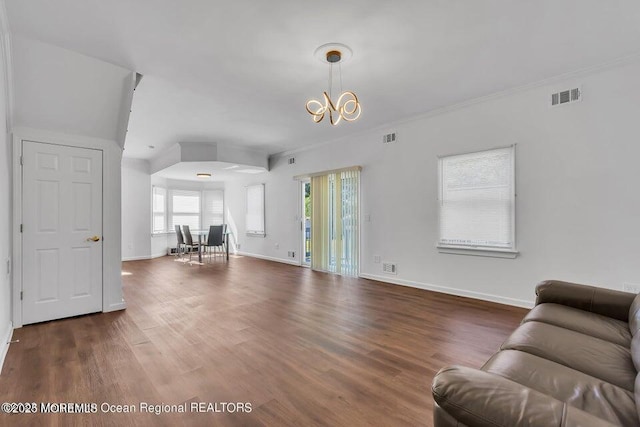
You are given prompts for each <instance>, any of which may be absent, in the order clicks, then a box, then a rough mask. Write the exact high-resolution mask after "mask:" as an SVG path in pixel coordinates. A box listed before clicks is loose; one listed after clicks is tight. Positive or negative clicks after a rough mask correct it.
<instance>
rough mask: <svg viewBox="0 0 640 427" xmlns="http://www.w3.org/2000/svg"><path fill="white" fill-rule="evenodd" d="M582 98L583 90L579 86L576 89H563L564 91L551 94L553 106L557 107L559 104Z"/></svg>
mask: <svg viewBox="0 0 640 427" xmlns="http://www.w3.org/2000/svg"><path fill="white" fill-rule="evenodd" d="M581 100H582V90H581V89H580V88H579V87H577V88H574V89H567V90H563V91H562V92H556V93H552V94H551V106H552V107H557V106H558V105H563V104H569V103H572V102H577V101H581Z"/></svg>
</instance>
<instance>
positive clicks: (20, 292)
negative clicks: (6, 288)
mask: <svg viewBox="0 0 640 427" xmlns="http://www.w3.org/2000/svg"><path fill="white" fill-rule="evenodd" d="M22 293H23V292H22V291H20V301H22Z"/></svg>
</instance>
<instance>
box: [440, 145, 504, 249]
mask: <svg viewBox="0 0 640 427" xmlns="http://www.w3.org/2000/svg"><path fill="white" fill-rule="evenodd" d="M514 173H515V147H513V146H512V147H507V148H499V149H494V150H487V151H481V152H477V153H469V154H460V155H455V156H447V157H442V158H441V159H440V161H439V187H440V192H439V193H440V203H439V205H440V239H439V245H440V246H457V247H467V248H478V249H483V248H486V249H498V250H515V188H514V176H515V174H514Z"/></svg>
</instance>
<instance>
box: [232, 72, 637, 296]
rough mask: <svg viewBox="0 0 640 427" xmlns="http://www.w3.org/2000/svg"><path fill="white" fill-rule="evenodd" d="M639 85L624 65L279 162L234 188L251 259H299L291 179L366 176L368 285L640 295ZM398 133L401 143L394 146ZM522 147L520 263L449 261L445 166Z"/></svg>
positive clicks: (235, 210) (364, 268) (364, 261)
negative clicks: (559, 96)
mask: <svg viewBox="0 0 640 427" xmlns="http://www.w3.org/2000/svg"><path fill="white" fill-rule="evenodd" d="M638 75H640V64H639V63H637V62H636V63H631V64H619V65H618V66H615V67H609V68H606V69H605V68H603V69H601V70H599V71H593V72H591V73H590V74H586V73H582V74H575V75H574V77H566V78H565V79H564V80H562V81H561V80H557V81H554V82H553V83H549V84H546V85H538V86H537V87H532V88H529V89H528V90H520V91H513V92H512V93H510V94H500V95H499V96H494V97H491V98H487V99H485V100H482V101H479V102H473V103H468V104H467V105H466V106H460V107H459V108H451V109H449V111H448V112H441V113H440V114H431V115H428V116H423V117H421V118H417V119H415V120H412V121H406V122H403V123H397V124H396V125H394V126H389V127H385V128H382V129H380V130H378V131H375V132H367V133H364V134H360V135H358V136H355V137H353V138H349V139H348V140H341V141H335V142H332V143H328V144H325V145H322V146H318V147H316V148H313V149H311V150H307V151H301V152H298V153H295V154H292V155H294V156H295V157H296V163H295V164H294V165H288V164H287V158H288V157H289V155H291V154H286V153H285V155H283V156H278V157H274V158H272V164H271V171H270V172H269V173H268V174H263V175H259V176H254V177H248V178H246V179H245V180H243V181H239V182H234V183H229V184H228V185H227V189H226V194H227V208H229V209H230V211H231V215H230V217H232V218H233V220H234V221H235V223H236V225H237V228H238V239H239V242H240V243H241V245H242V246H241V251H243V252H247V253H252V254H257V255H260V256H266V257H272V258H277V259H281V260H286V259H287V257H286V254H287V251H288V250H295V251H296V255H299V252H300V243H299V241H300V237H299V236H300V231H299V223H298V221H297V217H296V215H297V214H298V212H299V210H298V205H299V203H300V202H299V194H298V192H299V187H298V184H297V183H296V182H295V181H293V179H292V177H293V176H294V175H298V174H303V173H311V172H318V171H322V170H329V169H335V168H340V167H346V166H352V165H361V166H363V168H364V169H363V171H362V175H361V202H362V211H361V214H362V217H364V215H370V216H371V221H370V222H362V223H361V225H362V236H361V240H362V248H361V254H362V255H361V274H362V275H363V276H367V277H372V278H383V279H384V280H390V281H395V282H397V283H402V284H408V285H413V286H418V287H425V288H431V289H438V290H442V291H445V292H452V293H458V294H463V295H469V296H474V297H478V298H484V299H492V300H496V301H502V302H506V303H512V304H517V305H525V306H526V305H528V304H531V302H532V301H533V300H534V298H535V295H534V287H535V284H536V283H537V282H539V281H541V280H544V279H549V278H558V279H565V280H570V281H576V282H582V283H591V284H597V285H600V286H603V287H608V288H613V289H621V288H622V285H623V283H625V282H629V283H640V269H638V260H639V259H640V221H638V218H639V214H640V191H638V187H637V186H638V184H639V183H640V167H638V159H639V158H640V144H639V143H638V135H640V120H639V119H638V118H639V117H640V102H638V99H640V80H639V79H638V78H637V76H638ZM579 84H581V85H582V89H583V93H584V98H583V101H582V102H580V103H576V104H571V105H564V106H561V107H557V108H550V107H548V101H549V95H550V94H551V93H552V92H556V91H558V90H563V89H569V88H573V87H576V86H577V85H579ZM363 104H364V109H365V110H364V111H365V112H364V113H363V118H362V120H366V101H365V100H363ZM318 126H328V125H327V124H326V123H321V124H319V125H318ZM340 126H343V125H342V124H341V125H340ZM344 126H348V124H344ZM392 130H393V131H397V132H398V137H399V141H398V142H397V143H396V144H390V145H383V144H382V143H381V137H382V134H384V133H387V131H392ZM338 133H339V128H338V129H336V134H338ZM513 143H517V153H516V155H517V170H516V178H517V202H516V203H517V205H516V206H517V244H518V249H519V250H520V256H519V257H518V258H516V259H499V258H487V257H479V256H464V255H453V254H441V253H439V252H438V251H437V250H436V248H435V244H436V241H437V238H438V220H437V215H438V211H437V176H436V171H437V157H438V156H440V155H445V154H453V153H462V152H468V151H473V150H481V149H488V148H493V147H497V146H504V145H509V144H513ZM258 182H265V183H266V232H267V237H266V238H251V237H246V236H245V235H244V212H245V211H244V204H245V202H244V186H245V185H247V184H250V183H258ZM276 243H279V249H276V247H275V244H276ZM374 255H380V256H381V257H382V259H383V261H390V262H397V263H398V275H397V276H387V275H385V274H384V273H382V269H381V264H374V263H373V257H374Z"/></svg>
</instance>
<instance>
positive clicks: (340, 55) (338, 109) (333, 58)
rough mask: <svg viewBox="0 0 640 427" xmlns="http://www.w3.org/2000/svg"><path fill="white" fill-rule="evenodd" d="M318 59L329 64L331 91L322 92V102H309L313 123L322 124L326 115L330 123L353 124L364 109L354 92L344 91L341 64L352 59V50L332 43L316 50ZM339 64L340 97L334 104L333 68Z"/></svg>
mask: <svg viewBox="0 0 640 427" xmlns="http://www.w3.org/2000/svg"><path fill="white" fill-rule="evenodd" d="M315 55H316V57H318V59H320V60H321V61H322V62H326V63H328V64H329V90H328V92H322V100H321V101H318V100H317V99H311V100H309V101H307V105H306V109H307V112H308V113H309V114H311V115H312V116H313V121H314V122H316V123H320V122H321V121H322V119H324V116H325V115H327V114H328V115H329V122H331V124H332V125H334V126H335V125H337V124H338V123H340V121H341V120H345V121H347V122H353V121H355V120H357V119H358V117H360V113H361V112H362V108H361V107H360V102H359V101H358V97H357V96H356V94H355V93H353V92H352V91H349V90H347V91H344V92H343V91H342V66H341V63H342V62H344V61H346V60H347V59H348V58H350V57H351V49H349V47H347V46H345V45H343V44H339V43H330V44H325V45H322V46H320V47H319V48H318V49H316V52H315ZM334 64H338V73H339V75H340V96H338V99H337V101H336V102H333V101H332V99H331V96H332V94H333V66H334Z"/></svg>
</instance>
